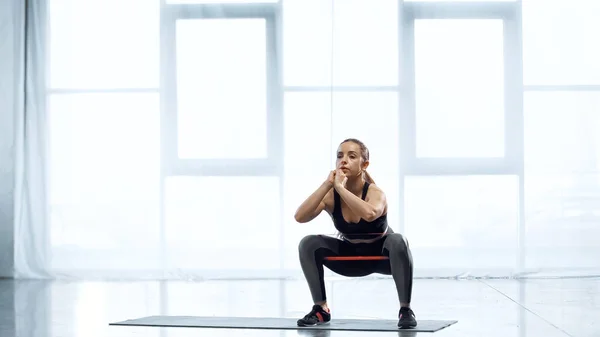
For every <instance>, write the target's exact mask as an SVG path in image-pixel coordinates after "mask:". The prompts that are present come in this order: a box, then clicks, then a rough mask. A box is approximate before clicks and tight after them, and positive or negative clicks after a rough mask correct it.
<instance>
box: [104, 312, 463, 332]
mask: <svg viewBox="0 0 600 337" xmlns="http://www.w3.org/2000/svg"><path fill="white" fill-rule="evenodd" d="M297 320H298V319H297V318H273V317H198V316H149V317H142V318H137V319H129V320H126V321H122V322H116V323H110V324H109V325H121V326H123V325H126V326H153V327H187V328H227V329H276V330H305V329H311V330H346V331H398V330H400V329H399V328H398V326H397V324H398V321H397V320H384V319H332V320H331V321H330V322H329V323H327V324H323V325H319V326H314V327H299V326H297V324H296V321H297ZM456 322H457V321H437V320H436V321H434V320H419V321H418V326H417V327H416V328H412V329H406V330H409V331H415V332H436V331H438V330H441V329H443V328H446V327H448V326H450V325H452V324H454V323H456Z"/></svg>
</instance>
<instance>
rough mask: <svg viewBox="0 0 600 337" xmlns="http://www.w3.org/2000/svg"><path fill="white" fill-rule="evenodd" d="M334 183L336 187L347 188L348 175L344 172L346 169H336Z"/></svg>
mask: <svg viewBox="0 0 600 337" xmlns="http://www.w3.org/2000/svg"><path fill="white" fill-rule="evenodd" d="M334 179H335V180H334V183H333V186H334V187H335V188H336V189H339V188H346V182H347V181H348V177H346V174H345V173H344V171H342V170H340V169H338V170H337V171H335V178H334Z"/></svg>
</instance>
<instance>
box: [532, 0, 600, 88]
mask: <svg viewBox="0 0 600 337" xmlns="http://www.w3.org/2000/svg"><path fill="white" fill-rule="evenodd" d="M599 16H600V1H590V0H569V1H562V0H545V1H535V0H523V62H524V64H523V66H524V69H523V71H524V82H525V84H526V85H573V84H580V85H585V84H594V85H598V84H600V64H599V63H598V60H599V59H600V44H598V42H597V41H598V31H600V21H598V17H599Z"/></svg>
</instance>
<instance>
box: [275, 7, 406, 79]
mask: <svg viewBox="0 0 600 337" xmlns="http://www.w3.org/2000/svg"><path fill="white" fill-rule="evenodd" d="M283 8H284V41H285V43H284V55H285V56H284V57H285V62H284V66H285V75H284V83H285V85H288V86H328V85H331V84H334V85H397V84H398V8H397V1H388V0H344V1H337V0H336V1H333V3H332V0H326V1H324V0H286V1H285V2H284V7H283ZM332 13H333V15H332ZM307 20H309V21H310V24H307ZM357 23H359V24H357ZM374 36H376V37H377V38H373V37H374Z"/></svg>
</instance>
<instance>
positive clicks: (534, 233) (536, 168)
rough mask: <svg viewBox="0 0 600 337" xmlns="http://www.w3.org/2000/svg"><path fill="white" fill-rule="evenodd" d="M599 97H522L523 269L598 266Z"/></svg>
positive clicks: (542, 94) (535, 94)
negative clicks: (523, 122) (523, 180)
mask: <svg viewBox="0 0 600 337" xmlns="http://www.w3.org/2000/svg"><path fill="white" fill-rule="evenodd" d="M599 106H600V93H595V92H526V93H525V174H526V176H525V184H526V185H525V192H526V204H525V207H526V209H525V210H526V214H527V237H526V238H527V260H526V261H527V266H528V267H531V268H567V267H570V268H577V267H595V268H597V267H600V262H599V260H598V258H597V256H600V249H599V248H598V240H597V238H598V237H599V236H600V226H599V225H598V224H599V223H600V210H599V208H598V205H600V135H599V134H598V131H597V130H600V115H599V114H598V107H599Z"/></svg>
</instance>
